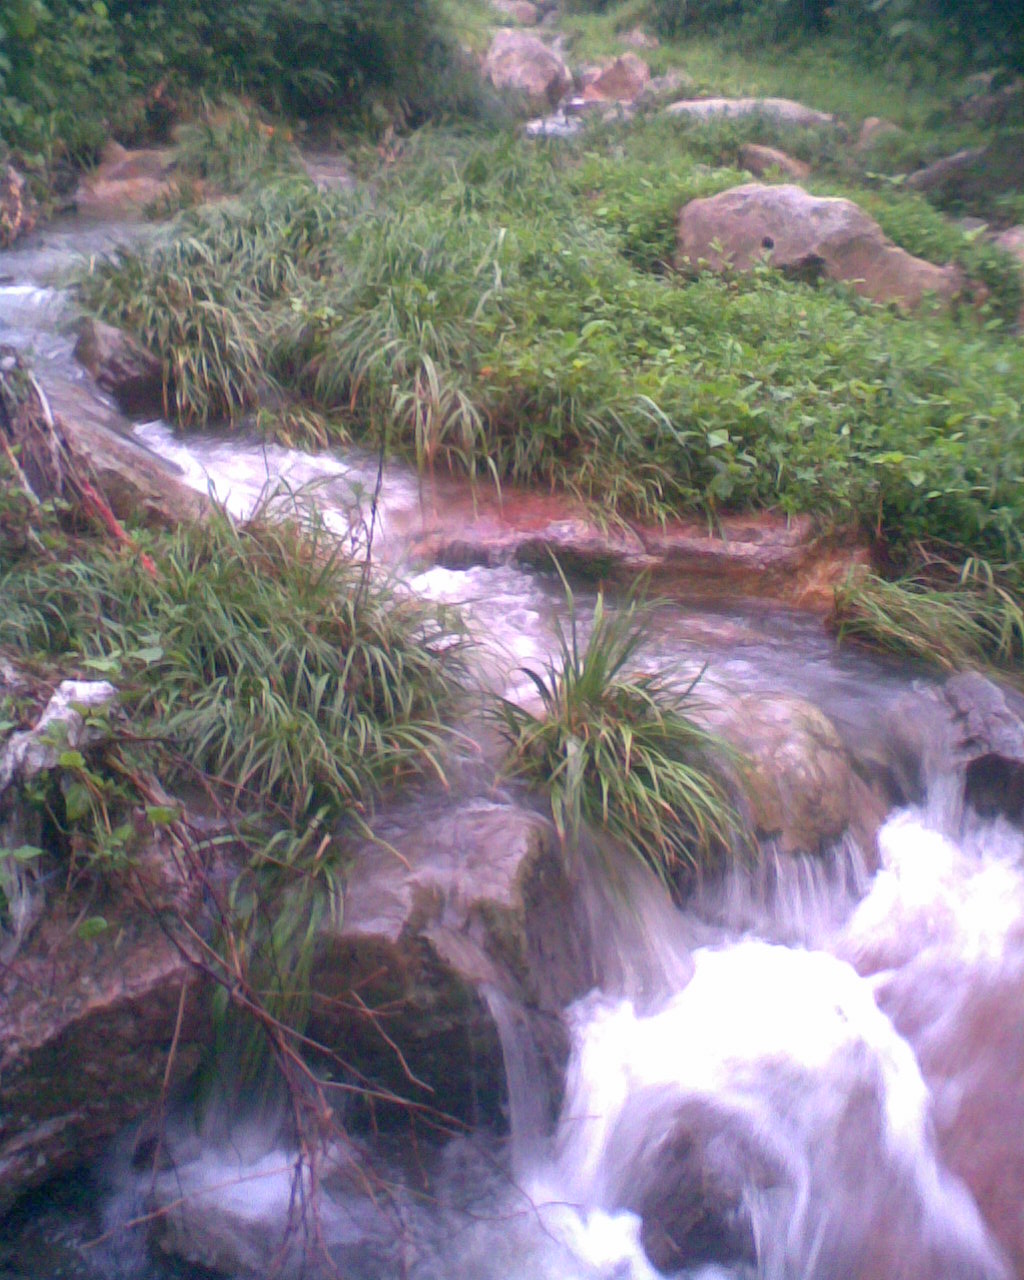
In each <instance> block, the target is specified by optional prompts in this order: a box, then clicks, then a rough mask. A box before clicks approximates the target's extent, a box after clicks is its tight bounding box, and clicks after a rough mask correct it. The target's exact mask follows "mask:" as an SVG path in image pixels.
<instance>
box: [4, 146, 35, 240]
mask: <svg viewBox="0 0 1024 1280" xmlns="http://www.w3.org/2000/svg"><path fill="white" fill-rule="evenodd" d="M38 216H39V209H38V206H37V205H36V202H35V199H34V198H33V196H32V192H31V191H30V190H29V187H28V183H27V182H26V181H25V179H24V177H23V176H22V175H21V174H20V173H19V172H18V170H17V169H15V167H14V166H13V165H11V164H7V165H2V166H0V249H9V248H10V247H11V245H12V244H13V243H14V242H15V240H17V239H18V237H19V236H23V235H25V234H26V233H27V232H29V231H31V230H32V228H33V227H34V226H35V225H36V219H37V217H38Z"/></svg>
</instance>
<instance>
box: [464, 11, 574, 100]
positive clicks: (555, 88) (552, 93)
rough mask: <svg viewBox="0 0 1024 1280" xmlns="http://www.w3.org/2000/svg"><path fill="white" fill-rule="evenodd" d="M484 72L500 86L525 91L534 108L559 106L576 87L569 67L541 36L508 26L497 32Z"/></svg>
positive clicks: (516, 91)
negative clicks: (560, 101)
mask: <svg viewBox="0 0 1024 1280" xmlns="http://www.w3.org/2000/svg"><path fill="white" fill-rule="evenodd" d="M484 75H485V76H486V77H487V79H488V80H490V82H491V84H493V85H494V87H495V88H496V89H507V90H509V91H511V92H513V93H517V94H520V95H522V97H523V98H525V100H526V102H527V104H528V106H529V107H530V108H531V109H532V110H536V111H544V110H546V109H547V108H548V107H553V106H555V105H556V104H557V103H558V102H559V100H560V99H561V98H563V97H564V96H565V95H566V93H568V91H569V90H570V89H571V88H572V76H571V75H570V73H569V68H568V67H567V66H566V65H565V63H564V62H563V60H562V59H561V57H559V55H558V54H557V53H555V51H554V50H553V49H551V48H550V47H549V46H548V45H546V44H545V43H544V41H543V40H541V39H540V38H539V37H537V36H532V35H528V34H527V33H526V32H525V31H515V30H513V29H511V28H504V29H503V30H501V31H498V32H496V33H495V36H494V40H493V41H492V42H491V47H490V49H489V50H488V51H487V57H486V59H485V61H484Z"/></svg>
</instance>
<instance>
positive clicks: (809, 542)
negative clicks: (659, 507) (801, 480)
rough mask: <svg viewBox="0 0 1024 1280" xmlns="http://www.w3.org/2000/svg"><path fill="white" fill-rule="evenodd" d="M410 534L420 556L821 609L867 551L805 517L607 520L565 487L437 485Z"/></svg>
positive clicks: (457, 565)
mask: <svg viewBox="0 0 1024 1280" xmlns="http://www.w3.org/2000/svg"><path fill="white" fill-rule="evenodd" d="M408 534H409V538H410V550H411V552H412V554H413V555H414V556H415V557H416V558H417V559H419V560H421V561H423V562H426V563H429V564H441V565H444V566H445V567H447V568H450V569H461V568H467V567H469V566H470V565H474V564H487V565H495V564H505V563H508V562H509V561H515V562H518V563H521V564H536V565H543V566H545V567H546V566H549V565H550V563H551V556H552V555H554V556H556V557H557V558H558V559H559V561H560V562H561V563H562V564H563V565H564V566H566V567H567V568H570V567H571V568H573V569H575V570H579V571H580V572H582V573H585V574H589V575H592V576H597V577H604V578H616V577H619V578H622V579H626V580H632V579H633V578H634V577H635V575H636V574H637V573H638V572H644V571H648V572H651V573H653V574H654V576H655V577H656V578H657V580H658V582H659V583H664V584H666V585H669V586H680V585H685V586H686V587H687V588H689V589H691V590H693V591H696V592H700V593H702V594H706V595H709V596H723V595H730V594H736V593H740V594H750V595H757V596H764V597H768V598H772V599H778V600H788V601H790V602H792V603H795V604H799V605H801V606H803V607H806V608H814V609H818V608H820V609H828V608H830V607H831V605H832V602H833V592H834V588H835V587H836V586H837V585H838V584H839V583H840V582H841V581H843V578H844V576H845V575H846V574H847V573H849V572H850V571H851V569H852V568H853V567H854V566H855V565H857V564H864V563H866V562H867V559H868V551H867V548H866V546H865V544H864V543H863V542H862V541H861V540H860V539H859V537H855V536H847V537H845V538H842V539H841V540H831V539H823V538H821V537H819V536H818V534H817V531H816V529H815V525H814V522H813V520H811V519H810V518H809V517H806V516H797V517H794V518H787V517H784V516H780V515H777V514H775V513H773V512H758V513H755V514H752V515H747V516H725V517H723V518H722V520H721V521H720V522H719V527H718V529H717V530H716V531H715V532H714V533H711V532H709V531H708V527H707V524H706V522H702V521H699V520H672V521H668V522H667V523H666V524H665V525H664V526H658V527H655V528H651V527H647V526H642V525H629V526H618V525H600V524H598V523H597V522H596V521H595V520H594V517H593V515H592V514H590V513H589V512H587V511H586V510H585V509H584V508H582V507H580V506H578V505H576V504H574V503H572V502H571V501H570V500H568V499H566V498H565V497H562V496H557V495H551V494H544V493H523V492H518V491H515V490H505V491H504V493H503V496H502V500H501V501H500V502H499V501H498V500H497V499H495V498H494V497H492V496H491V494H489V493H476V494H475V495H474V494H472V493H469V492H467V491H466V490H465V488H463V487H456V486H446V485H439V486H438V487H437V491H436V495H435V501H434V504H433V512H432V514H430V515H428V516H427V517H426V518H425V520H424V523H423V527H422V528H421V529H419V530H416V529H410V530H408Z"/></svg>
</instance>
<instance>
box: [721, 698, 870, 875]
mask: <svg viewBox="0 0 1024 1280" xmlns="http://www.w3.org/2000/svg"><path fill="white" fill-rule="evenodd" d="M709 718H710V720H711V723H712V725H713V727H714V728H715V729H716V730H717V731H718V732H719V733H721V734H722V735H723V736H724V737H725V738H726V739H727V740H728V741H729V742H731V743H732V744H733V745H734V746H735V747H736V748H737V749H738V750H739V751H741V752H742V753H743V755H744V756H745V757H746V758H747V761H749V765H748V767H747V768H745V769H744V770H743V771H742V774H741V782H742V785H743V789H744V792H745V794H746V796H747V799H748V801H749V804H750V809H751V818H752V821H753V824H754V827H755V829H756V831H757V833H758V834H759V835H760V836H762V837H775V838H776V839H777V840H778V841H779V844H780V846H781V848H782V851H783V852H785V853H816V852H818V851H819V850H821V849H823V848H824V847H826V846H828V845H830V844H832V843H833V842H834V841H836V840H837V839H838V838H839V837H840V836H841V835H843V833H844V832H846V831H848V830H852V831H853V832H854V834H855V835H856V836H857V838H858V842H859V843H860V845H861V847H862V848H863V849H864V850H866V851H868V852H869V853H870V852H871V851H873V849H874V845H875V836H876V833H877V830H878V827H879V825H880V823H881V821H882V819H883V818H884V817H885V813H886V809H887V805H886V803H885V801H884V800H883V799H882V798H881V797H876V796H875V795H874V794H873V793H872V791H871V790H870V789H869V788H868V786H867V785H866V784H865V783H864V782H863V781H862V780H861V778H860V777H859V776H858V775H857V773H856V772H855V770H854V767H853V762H852V760H851V759H850V756H849V755H848V753H847V751H846V750H845V748H844V747H843V744H842V741H841V740H840V738H839V735H838V733H837V732H836V729H835V726H834V725H833V724H832V722H831V720H829V718H828V716H826V715H825V714H824V712H822V711H820V710H818V708H817V707H815V706H814V705H813V703H810V702H807V701H806V700H804V699H802V698H798V697H795V696H793V695H790V694H745V695H743V696H741V697H739V698H736V699H733V700H731V701H729V702H728V703H726V704H724V705H722V706H721V707H717V708H715V709H713V710H712V711H710V712H709ZM870 860H871V861H873V860H874V858H873V857H872V858H871V859H870Z"/></svg>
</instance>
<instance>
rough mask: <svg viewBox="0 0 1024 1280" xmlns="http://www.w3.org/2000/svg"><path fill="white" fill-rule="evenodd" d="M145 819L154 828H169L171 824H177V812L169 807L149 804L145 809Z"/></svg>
mask: <svg viewBox="0 0 1024 1280" xmlns="http://www.w3.org/2000/svg"><path fill="white" fill-rule="evenodd" d="M146 818H147V820H148V821H149V822H151V823H152V824H153V826H154V827H169V826H170V825H171V823H172V822H177V820H178V811H177V809H172V808H171V807H170V805H165V804H151V805H149V806H148V807H147V809H146Z"/></svg>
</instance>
